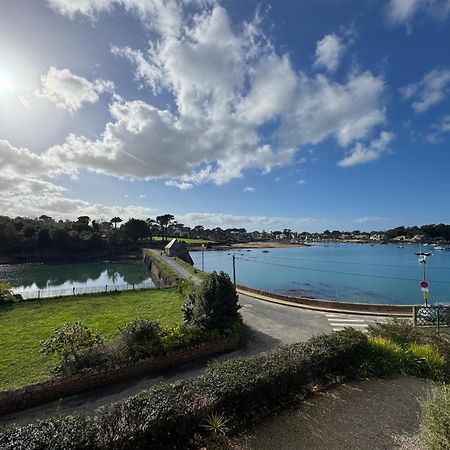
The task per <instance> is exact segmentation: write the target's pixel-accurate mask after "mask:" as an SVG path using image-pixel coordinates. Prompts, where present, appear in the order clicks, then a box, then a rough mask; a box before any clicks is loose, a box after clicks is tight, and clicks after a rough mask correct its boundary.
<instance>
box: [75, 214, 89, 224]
mask: <svg viewBox="0 0 450 450" xmlns="http://www.w3.org/2000/svg"><path fill="white" fill-rule="evenodd" d="M77 221H78V222H79V223H82V224H84V225H89V222H90V221H91V218H90V217H89V216H80V217H78V219H77Z"/></svg>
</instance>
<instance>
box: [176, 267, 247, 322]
mask: <svg viewBox="0 0 450 450" xmlns="http://www.w3.org/2000/svg"><path fill="white" fill-rule="evenodd" d="M238 298H239V297H238V295H237V293H236V290H235V288H234V286H233V283H232V282H231V280H230V277H229V276H228V275H227V274H226V273H224V272H220V273H217V272H212V273H210V274H208V276H207V277H206V278H205V279H204V280H203V282H202V284H201V285H200V286H199V287H194V288H193V289H192V290H191V291H190V292H189V293H188V294H187V296H186V300H185V303H184V305H183V318H184V322H185V323H186V325H188V326H198V327H200V328H201V329H203V330H207V331H209V330H219V331H223V330H225V329H227V328H229V327H230V326H231V325H232V324H233V323H234V322H235V321H236V320H237V319H238V318H239V317H240V315H239V313H238V311H239V308H240V306H239V305H238Z"/></svg>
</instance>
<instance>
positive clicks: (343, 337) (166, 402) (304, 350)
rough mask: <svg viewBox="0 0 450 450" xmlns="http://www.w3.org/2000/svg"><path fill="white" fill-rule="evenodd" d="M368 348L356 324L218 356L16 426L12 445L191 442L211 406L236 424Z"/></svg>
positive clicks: (28, 449) (6, 437)
mask: <svg viewBox="0 0 450 450" xmlns="http://www.w3.org/2000/svg"><path fill="white" fill-rule="evenodd" d="M368 353H369V344H368V341H367V338H366V336H365V335H364V334H363V333H361V332H358V331H355V330H352V329H345V330H343V331H339V332H336V333H333V334H330V335H323V336H320V337H316V338H313V339H311V340H309V341H308V342H306V343H301V344H294V345H289V346H285V347H282V348H279V349H277V350H274V351H272V352H269V353H266V354H262V355H259V356H254V357H249V358H237V359H232V360H228V361H225V362H216V363H214V364H212V365H210V366H209V367H208V369H207V370H206V371H205V373H204V374H203V375H201V376H198V377H196V378H192V379H188V380H183V381H179V382H177V383H173V384H159V385H156V386H154V387H152V388H150V389H148V390H146V391H143V392H141V393H140V394H138V395H136V396H134V397H131V398H128V399H126V400H123V401H120V402H118V403H115V404H112V405H109V406H106V407H103V408H100V409H98V410H97V411H96V414H95V415H93V416H71V417H61V418H56V419H49V420H44V421H38V422H35V423H33V424H30V425H25V426H22V427H10V428H7V429H5V430H3V432H1V433H0V448H2V449H5V450H12V449H14V450H41V449H42V450H43V449H46V450H59V449H66V450H67V449H88V448H89V449H149V448H151V449H185V448H189V447H190V444H191V443H192V442H193V439H194V434H195V433H201V430H203V429H204V428H202V426H201V425H202V424H204V423H205V420H206V418H207V417H208V415H210V414H212V413H218V414H223V415H224V416H226V417H227V418H228V419H229V425H230V426H231V427H233V428H234V429H239V428H243V427H244V426H246V425H248V424H249V423H251V422H252V421H254V420H255V419H257V418H260V417H262V416H265V415H267V414H269V413H271V412H274V411H275V410H277V409H279V408H281V407H283V406H285V405H287V404H289V403H291V402H293V401H295V400H296V399H298V397H299V395H300V396H301V395H303V394H305V393H307V392H310V391H311V389H312V387H313V386H315V385H317V384H319V385H320V384H327V383H329V382H330V381H335V380H336V379H348V378H352V377H353V376H354V375H356V374H357V373H358V371H359V369H360V367H361V365H362V364H363V362H364V361H365V358H366V356H367V354H368Z"/></svg>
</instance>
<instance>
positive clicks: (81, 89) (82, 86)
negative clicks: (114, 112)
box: [35, 67, 114, 112]
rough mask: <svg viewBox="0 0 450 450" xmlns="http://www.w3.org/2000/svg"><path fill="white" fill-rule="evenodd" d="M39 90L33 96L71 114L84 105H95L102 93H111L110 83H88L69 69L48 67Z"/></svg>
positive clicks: (111, 85)
mask: <svg viewBox="0 0 450 450" xmlns="http://www.w3.org/2000/svg"><path fill="white" fill-rule="evenodd" d="M41 85H42V86H41V89H40V90H37V91H36V92H35V94H36V95H37V96H38V97H43V98H47V99H48V100H50V101H51V102H53V103H54V104H55V105H56V106H57V107H58V108H62V109H67V110H69V111H71V112H75V111H77V110H79V109H80V108H81V107H82V106H83V105H84V104H86V103H96V102H97V101H98V99H99V96H100V94H102V93H103V92H113V90H114V84H113V83H112V81H105V80H101V79H98V80H95V81H92V82H91V81H89V80H87V79H86V78H83V77H80V76H78V75H75V74H74V73H72V72H71V71H70V70H69V69H61V70H60V69H56V68H55V67H50V68H49V69H48V72H47V74H45V75H42V76H41Z"/></svg>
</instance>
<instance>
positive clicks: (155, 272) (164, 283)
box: [143, 252, 180, 287]
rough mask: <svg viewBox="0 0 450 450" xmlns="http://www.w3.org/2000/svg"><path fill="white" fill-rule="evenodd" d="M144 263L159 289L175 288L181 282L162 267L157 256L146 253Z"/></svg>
mask: <svg viewBox="0 0 450 450" xmlns="http://www.w3.org/2000/svg"><path fill="white" fill-rule="evenodd" d="M143 261H144V264H145V266H146V267H147V269H148V271H149V272H150V277H151V279H152V280H153V282H154V283H155V285H156V286H157V287H169V286H174V285H176V284H177V283H178V282H179V281H180V280H179V279H178V278H177V277H176V276H175V275H172V274H171V273H167V272H168V271H167V270H164V269H163V268H162V267H160V265H161V264H162V263H161V261H159V260H158V258H157V257H156V256H153V255H151V253H145V252H144V255H143Z"/></svg>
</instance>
